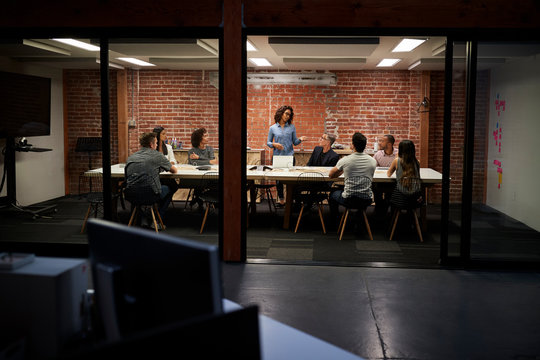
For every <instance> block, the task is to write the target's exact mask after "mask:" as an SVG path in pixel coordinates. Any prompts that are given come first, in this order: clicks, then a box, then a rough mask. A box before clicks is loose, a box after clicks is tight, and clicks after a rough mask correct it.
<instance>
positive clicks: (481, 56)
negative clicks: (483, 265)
mask: <svg viewBox="0 0 540 360" xmlns="http://www.w3.org/2000/svg"><path fill="white" fill-rule="evenodd" d="M539 54H540V45H539V44H538V43H526V42H485V41H484V42H482V41H481V42H479V43H478V62H477V63H478V71H477V76H476V96H475V106H476V111H475V128H474V154H475V156H474V171H473V204H472V226H471V250H470V251H471V259H473V260H474V259H478V260H505V261H508V260H510V261H524V260H526V261H538V260H539V259H540V232H539V231H540V222H539V217H538V214H539V213H540V208H539V200H540V197H539V196H538V193H539V191H538V186H537V180H535V179H537V178H538V170H536V169H537V167H536V166H534V165H533V164H531V161H530V159H532V157H534V154H535V151H536V145H535V143H536V140H535V137H536V134H538V132H539V131H540V122H538V113H539V111H540V105H539V103H538V98H539V95H540V76H539V75H538V74H540V71H539V69H540V62H539V60H538V55H539Z"/></svg>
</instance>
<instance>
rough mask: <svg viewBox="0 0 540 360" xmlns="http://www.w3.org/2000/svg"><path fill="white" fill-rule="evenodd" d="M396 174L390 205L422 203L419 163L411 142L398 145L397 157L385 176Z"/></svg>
mask: <svg viewBox="0 0 540 360" xmlns="http://www.w3.org/2000/svg"><path fill="white" fill-rule="evenodd" d="M394 171H395V172H396V188H395V189H394V191H393V192H392V196H391V198H390V203H391V204H392V205H395V206H398V207H408V206H414V205H419V204H420V203H421V202H422V191H421V190H422V189H421V186H420V182H419V181H415V180H414V179H420V163H419V162H418V160H417V159H416V150H415V147H414V143H413V142H412V141H411V140H403V141H401V142H400V143H399V147H398V157H397V158H395V159H394V160H393V161H392V164H391V165H390V168H389V169H388V171H387V173H386V175H387V176H388V177H390V176H392V174H393V173H394Z"/></svg>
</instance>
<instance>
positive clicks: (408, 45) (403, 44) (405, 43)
mask: <svg viewBox="0 0 540 360" xmlns="http://www.w3.org/2000/svg"><path fill="white" fill-rule="evenodd" d="M425 41H426V39H403V40H401V41H400V42H399V44H397V46H396V47H395V48H394V49H393V50H392V52H409V51H413V50H414V49H416V48H417V47H418V46H420V45H422V44H423V43H424V42H425Z"/></svg>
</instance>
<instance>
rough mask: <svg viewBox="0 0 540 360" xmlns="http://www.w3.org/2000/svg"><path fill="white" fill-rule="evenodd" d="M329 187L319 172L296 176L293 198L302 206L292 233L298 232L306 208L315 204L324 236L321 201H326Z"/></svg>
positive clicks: (324, 228)
mask: <svg viewBox="0 0 540 360" xmlns="http://www.w3.org/2000/svg"><path fill="white" fill-rule="evenodd" d="M328 190H329V186H328V184H327V182H326V181H325V180H324V175H323V174H321V173H319V172H306V173H301V174H300V175H298V178H297V184H296V186H295V193H294V194H293V198H294V200H295V201H297V202H299V203H300V204H302V208H301V209H300V214H299V215H298V220H297V221H296V227H295V229H294V232H295V233H296V232H297V231H298V226H299V225H300V220H301V219H302V214H303V213H304V208H305V207H306V206H308V207H311V205H312V204H317V207H318V210H319V218H320V220H321V225H322V229H323V233H324V234H326V227H325V226H324V219H323V215H322V205H323V201H324V200H326V199H328Z"/></svg>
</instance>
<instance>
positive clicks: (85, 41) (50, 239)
mask: <svg viewBox="0 0 540 360" xmlns="http://www.w3.org/2000/svg"><path fill="white" fill-rule="evenodd" d="M73 40H76V41H73ZM107 41H108V52H107V55H108V60H109V64H108V69H109V70H108V82H109V92H108V93H109V101H108V103H109V120H110V127H109V133H110V147H109V148H110V160H111V165H113V166H112V169H111V172H112V174H111V176H112V184H111V186H112V189H111V190H112V200H113V204H112V209H111V217H112V219H113V220H115V221H119V222H120V223H124V224H128V222H129V221H130V218H131V214H132V207H131V204H130V202H129V201H127V200H126V201H122V200H125V199H123V195H122V193H121V189H122V187H121V184H122V181H123V173H124V169H125V163H126V161H127V158H128V156H130V155H132V154H133V153H135V152H137V151H138V150H139V149H140V148H141V146H140V143H139V137H140V135H141V134H142V133H145V132H152V131H154V129H156V130H161V131H160V135H161V138H162V140H163V141H164V143H165V144H166V145H167V146H165V147H163V146H160V151H161V152H164V153H165V152H167V153H168V154H167V155H166V156H167V157H168V159H169V161H172V162H175V163H176V165H175V166H176V167H177V168H178V169H179V170H180V169H182V171H179V174H178V175H175V176H174V177H170V176H169V177H168V175H165V176H162V182H163V183H164V184H168V185H170V189H171V191H172V192H174V196H173V201H172V202H171V204H170V205H169V207H168V208H167V209H166V211H164V217H163V221H164V224H165V227H166V232H167V233H171V234H174V235H178V236H182V237H189V238H192V239H196V240H200V241H204V242H208V243H213V244H217V243H218V232H219V230H218V229H219V226H218V225H219V224H218V218H219V217H218V211H219V210H218V209H219V208H220V206H219V203H218V200H219V197H217V199H218V200H216V201H213V200H214V198H212V199H210V198H209V197H207V198H205V197H201V196H199V195H200V194H201V193H202V192H204V191H202V190H197V191H195V188H198V187H200V185H201V184H202V182H203V179H202V176H203V174H204V173H206V172H211V173H215V174H217V173H218V172H219V169H218V167H217V161H218V158H219V156H218V150H219V125H218V124H219V104H218V102H219V89H218V79H219V76H218V74H219V73H218V71H219V61H218V55H219V46H218V40H217V39H212V38H178V39H162V38H152V39H150V38H146V39H132V38H111V39H107ZM81 46H83V47H85V48H81ZM0 56H1V62H0V71H5V72H10V73H18V74H27V75H33V76H41V77H44V78H48V79H51V94H50V111H51V130H50V135H48V136H39V137H26V141H27V143H28V144H32V145H34V147H39V148H49V149H52V151H47V152H22V151H21V152H17V153H16V169H17V181H16V185H17V201H18V204H19V205H23V206H26V205H34V204H36V203H42V202H45V203H46V204H53V205H56V209H57V212H56V213H53V212H51V213H48V214H43V215H46V217H45V216H43V217H36V218H35V219H32V214H31V213H28V212H14V211H10V212H7V211H2V229H3V230H2V241H9V242H21V241H24V242H25V243H28V244H32V245H31V246H32V247H31V248H30V250H29V251H31V252H35V251H36V250H33V249H44V251H45V253H51V254H55V251H56V254H58V249H56V250H51V251H50V252H47V250H46V248H47V247H49V249H53V247H54V246H53V245H54V244H62V245H64V248H66V246H67V247H69V246H74V247H76V246H77V245H85V244H86V234H85V231H84V229H83V221H84V219H85V216H89V217H94V216H96V217H103V209H102V207H99V206H98V207H97V211H96V209H94V207H90V208H89V206H90V203H91V201H89V200H90V198H91V197H89V196H88V194H89V193H90V192H97V191H98V190H99V189H101V185H102V183H103V178H102V177H101V178H98V179H95V178H91V179H89V178H88V176H86V172H87V171H88V170H91V169H99V168H101V167H102V151H101V150H102V144H101V136H102V133H103V132H102V130H103V129H102V122H101V119H102V102H101V98H102V94H101V84H102V83H103V77H102V76H101V74H100V65H101V64H100V63H101V62H102V61H101V57H100V43H99V41H98V40H94V39H90V38H82V37H81V38H76V39H65V38H59V39H57V38H54V37H51V38H40V39H27V40H24V41H22V42H20V43H17V44H4V43H3V44H2V45H0ZM201 128H205V129H206V132H201V134H200V136H199V137H198V138H200V141H199V146H198V148H199V150H200V153H199V155H200V158H199V159H197V160H194V161H193V162H192V163H191V165H190V164H188V150H189V149H191V148H192V144H191V139H192V134H193V133H194V132H195V130H197V129H201ZM19 140H21V141H22V140H24V139H22V138H21V137H19V138H17V139H16V141H17V143H18V142H19ZM210 148H212V150H209V149H210ZM164 149H166V150H165V151H164ZM203 153H204V155H208V157H209V158H210V159H211V161H208V160H205V159H203V158H204V156H203ZM164 156H165V154H164ZM209 162H211V164H210V165H211V168H210V169H209V170H207V171H201V170H197V169H195V166H194V165H205V164H206V163H209ZM190 171H191V172H190ZM36 173H40V174H41V175H40V176H39V179H38V178H36V176H35V174H36ZM186 173H189V174H188V175H186ZM30 174H32V175H31V176H29V175H30ZM167 177H168V178H167ZM208 177H210V175H209V176H208ZM216 177H217V175H216ZM188 178H191V179H188ZM204 181H206V179H204ZM208 183H209V184H212V183H213V181H208ZM36 185H39V186H36ZM209 187H210V186H209ZM4 194H5V190H3V192H2V195H4ZM65 194H68V196H64V195H65ZM195 194H196V195H195ZM188 195H189V199H188V200H187V201H186V199H187V198H188ZM210 200H212V201H210ZM207 208H208V209H209V210H208V212H207V211H206V209H207ZM89 209H90V210H89ZM2 210H4V209H2ZM205 215H206V217H205ZM203 221H204V222H205V225H204V227H203V226H202V224H203ZM152 223H153V221H152V217H151V214H150V213H149V212H148V209H147V210H146V211H145V213H144V214H143V216H142V223H141V222H139V223H138V226H141V225H142V226H145V227H147V228H148V229H150V230H152V231H153V229H152V228H153V227H155V226H153V224H152ZM158 227H160V225H158ZM4 230H5V231H4ZM36 244H37V245H36ZM66 244H69V245H66ZM29 246H30V245H29ZM16 248H17V249H19V250H24V249H25V248H24V246H23V245H21V246H16ZM80 249H82V250H81V251H82V252H81V253H80V254H81V256H85V255H84V251H85V248H84V246H83V247H80ZM71 254H72V255H73V254H74V253H71Z"/></svg>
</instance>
